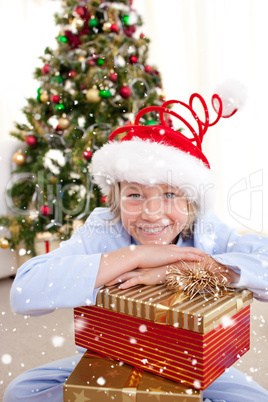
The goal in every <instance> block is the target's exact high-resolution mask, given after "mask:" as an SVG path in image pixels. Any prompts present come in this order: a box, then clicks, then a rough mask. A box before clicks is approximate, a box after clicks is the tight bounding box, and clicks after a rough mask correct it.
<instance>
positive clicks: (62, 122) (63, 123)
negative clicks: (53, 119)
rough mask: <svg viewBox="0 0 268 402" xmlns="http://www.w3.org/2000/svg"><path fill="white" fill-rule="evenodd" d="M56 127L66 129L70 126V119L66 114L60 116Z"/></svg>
mask: <svg viewBox="0 0 268 402" xmlns="http://www.w3.org/2000/svg"><path fill="white" fill-rule="evenodd" d="M58 127H59V128H60V129H61V130H66V128H68V127H70V120H69V119H67V117H66V116H62V117H60V118H59V124H58Z"/></svg>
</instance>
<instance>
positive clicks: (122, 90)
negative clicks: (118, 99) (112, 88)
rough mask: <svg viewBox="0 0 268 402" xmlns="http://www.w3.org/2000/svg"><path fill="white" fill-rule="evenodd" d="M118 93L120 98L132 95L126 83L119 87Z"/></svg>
mask: <svg viewBox="0 0 268 402" xmlns="http://www.w3.org/2000/svg"><path fill="white" fill-rule="evenodd" d="M119 93H120V95H121V96H122V98H125V99H127V98H129V97H130V96H131V95H132V91H131V89H130V88H129V87H128V86H127V85H124V86H123V87H121V88H120V90H119Z"/></svg>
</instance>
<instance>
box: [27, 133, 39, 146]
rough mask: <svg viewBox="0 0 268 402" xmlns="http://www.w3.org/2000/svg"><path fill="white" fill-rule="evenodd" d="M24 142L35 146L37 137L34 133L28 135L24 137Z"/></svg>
mask: <svg viewBox="0 0 268 402" xmlns="http://www.w3.org/2000/svg"><path fill="white" fill-rule="evenodd" d="M25 142H26V144H27V145H28V146H29V147H35V146H36V144H37V139H36V137H35V136H34V135H28V136H27V137H26V139H25Z"/></svg>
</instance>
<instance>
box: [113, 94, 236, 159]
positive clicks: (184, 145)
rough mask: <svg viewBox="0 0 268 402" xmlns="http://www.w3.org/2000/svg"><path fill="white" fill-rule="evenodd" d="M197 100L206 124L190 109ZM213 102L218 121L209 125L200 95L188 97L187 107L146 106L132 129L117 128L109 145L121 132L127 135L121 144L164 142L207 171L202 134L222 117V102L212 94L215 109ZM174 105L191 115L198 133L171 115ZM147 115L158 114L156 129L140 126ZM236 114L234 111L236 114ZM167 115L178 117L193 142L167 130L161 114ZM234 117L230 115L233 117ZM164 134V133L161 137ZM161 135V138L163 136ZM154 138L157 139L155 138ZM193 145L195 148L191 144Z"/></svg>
mask: <svg viewBox="0 0 268 402" xmlns="http://www.w3.org/2000/svg"><path fill="white" fill-rule="evenodd" d="M195 98H197V99H199V100H200V102H201V105H202V107H203V110H204V115H205V122H203V121H202V120H201V119H200V118H199V117H198V115H197V114H196V112H195V111H194V109H193V101H194V99H195ZM215 100H217V101H218V103H219V109H218V111H217V117H216V119H215V120H214V121H213V122H212V123H209V112H208V108H207V105H206V102H205V100H204V99H203V98H202V96H201V95H199V94H197V93H194V94H192V95H191V96H190V100H189V105H187V104H186V103H184V102H181V101H178V100H169V101H166V102H164V103H163V105H162V106H149V107H146V108H144V109H142V110H140V111H139V113H138V114H137V116H136V119H135V123H134V125H133V126H125V127H120V128H118V129H117V130H115V131H114V132H113V133H112V134H111V135H110V137H109V140H110V141H113V140H114V139H115V137H116V136H117V135H118V134H122V133H124V132H128V133H127V135H125V136H124V137H123V138H122V139H121V141H130V140H132V139H133V138H141V139H143V140H144V139H151V140H152V141H157V140H158V141H159V142H165V144H167V145H170V146H177V147H178V148H179V149H181V150H183V151H184V152H187V153H189V154H190V155H193V156H195V157H197V158H198V159H200V160H202V161H203V162H204V163H205V164H206V165H207V166H208V167H209V163H208V160H207V158H206V157H205V155H204V154H203V153H202V142H203V137H204V135H205V133H206V132H207V129H208V127H210V126H213V125H215V124H216V123H218V121H219V120H220V118H221V117H224V116H222V101H221V98H220V97H219V96H218V95H217V94H214V95H213V96H212V105H214V103H215ZM173 103H177V104H180V105H182V106H184V107H185V108H186V109H188V110H189V111H190V112H191V114H192V115H193V117H194V119H195V120H196V122H197V124H198V133H197V132H196V131H195V130H194V128H193V126H192V125H191V124H189V123H188V122H187V120H185V119H184V118H183V117H182V116H181V115H179V114H177V113H175V112H174V111H172V110H170V109H168V108H167V106H168V105H170V104H173ZM149 112H159V117H160V121H161V124H160V125H156V126H150V127H149V128H148V126H143V125H139V122H140V119H141V117H142V116H143V115H144V114H146V113H149ZM235 112H236V111H234V113H235ZM165 113H168V114H170V115H172V116H174V117H177V118H178V119H179V120H180V121H181V122H182V123H184V124H185V126H186V127H187V128H188V129H189V130H190V132H191V133H192V135H193V138H191V139H189V138H188V137H186V136H185V135H183V134H182V133H181V132H179V131H176V130H173V129H172V128H170V127H169V126H168V125H167V124H166V122H165V119H164V114H165ZM234 113H233V114H234ZM163 130H165V132H164V133H163ZM163 134H164V136H163ZM156 136H157V137H158V138H156ZM193 142H195V145H194V144H193Z"/></svg>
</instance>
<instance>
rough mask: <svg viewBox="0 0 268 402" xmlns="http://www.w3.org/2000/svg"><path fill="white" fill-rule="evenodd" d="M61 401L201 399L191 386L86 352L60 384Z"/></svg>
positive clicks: (196, 401) (190, 401)
mask: <svg viewBox="0 0 268 402" xmlns="http://www.w3.org/2000/svg"><path fill="white" fill-rule="evenodd" d="M63 397H64V402H78V401H85V402H86V401H94V402H106V401H117V402H144V401H147V399H148V401H150V402H156V401H158V402H172V401H174V400H176V401H178V402H180V401H181V402H201V401H202V400H203V398H202V391H197V390H195V389H191V388H189V387H187V386H183V385H181V384H178V383H176V382H174V381H170V380H167V379H165V378H161V377H158V376H155V375H153V374H150V373H147V372H145V371H142V370H139V369H135V368H133V367H131V366H129V365H127V364H124V363H122V362H118V361H115V360H113V359H109V358H105V357H102V356H100V355H97V354H96V353H93V352H90V351H87V352H86V353H85V354H84V356H83V357H82V359H81V360H80V362H79V363H78V365H77V366H76V368H75V369H74V371H73V372H72V374H71V375H70V377H69V378H68V380H67V381H66V382H65V384H64V386H63Z"/></svg>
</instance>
